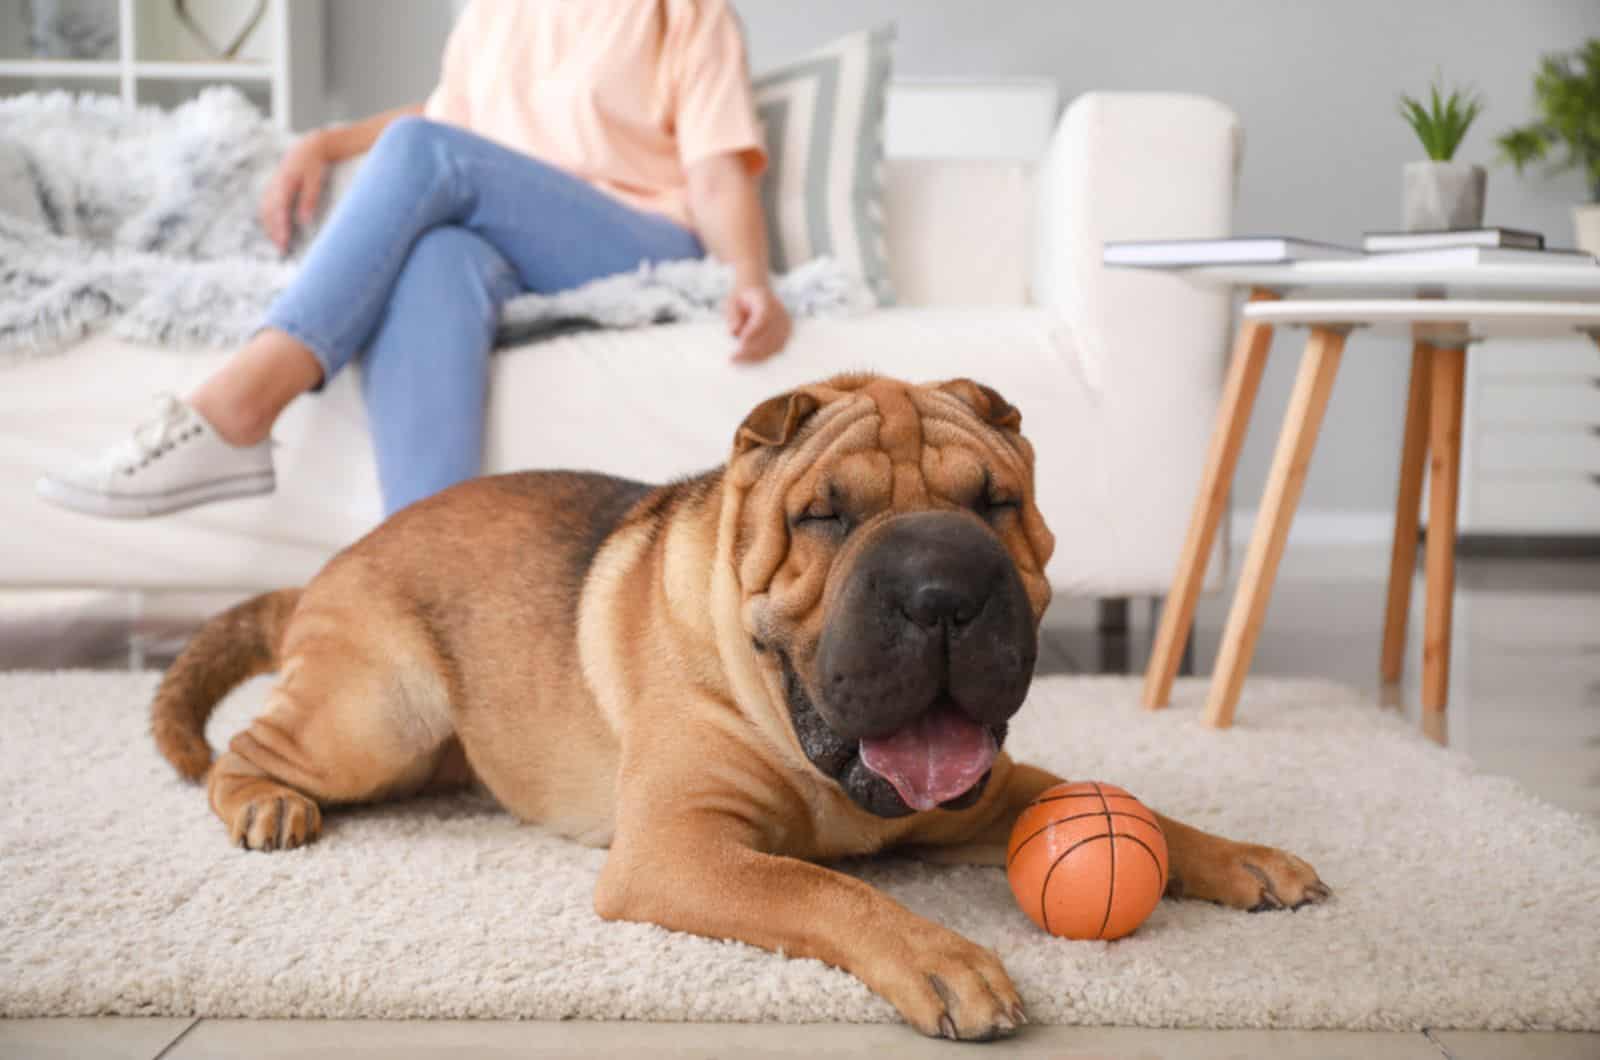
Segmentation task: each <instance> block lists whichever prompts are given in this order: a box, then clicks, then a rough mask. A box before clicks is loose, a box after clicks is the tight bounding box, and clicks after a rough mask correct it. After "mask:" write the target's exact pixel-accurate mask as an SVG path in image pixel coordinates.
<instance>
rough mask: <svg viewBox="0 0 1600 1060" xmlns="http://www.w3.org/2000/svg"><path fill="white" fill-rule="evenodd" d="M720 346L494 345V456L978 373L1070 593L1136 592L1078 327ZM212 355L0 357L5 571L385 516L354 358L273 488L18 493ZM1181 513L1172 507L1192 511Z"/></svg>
mask: <svg viewBox="0 0 1600 1060" xmlns="http://www.w3.org/2000/svg"><path fill="white" fill-rule="evenodd" d="M731 353H732V342H731V340H730V339H729V338H728V336H727V333H726V329H725V328H724V326H723V325H722V324H721V323H720V322H706V323H691V324H673V325H663V326H660V327H653V328H642V329H639V330H636V331H588V332H581V333H577V334H573V335H567V336H563V337H560V338H555V339H549V340H546V341H543V342H539V343H535V344H533V345H530V346H525V347H519V348H514V349H509V350H506V351H503V352H502V353H500V354H499V355H498V356H496V357H495V358H494V360H493V362H492V366H491V370H492V373H493V375H492V383H491V386H490V391H489V428H488V438H487V452H486V454H485V465H486V470H487V471H489V472H499V471H511V470H518V469H523V468H534V467H538V468H573V469H587V470H595V471H603V472H609V473H612V474H620V475H625V476H628V477H631V478H638V479H644V480H646V481H658V482H659V481H663V480H665V479H668V478H670V477H672V476H675V475H682V474H685V473H689V472H694V471H698V470H702V469H705V468H708V467H711V466H714V465H716V464H718V463H720V462H722V461H723V460H724V459H726V457H727V455H728V452H729V450H730V449H731V447H732V443H733V436H734V433H735V430H736V429H737V427H738V424H739V422H740V421H741V420H742V419H743V417H744V416H745V415H746V414H747V413H748V412H749V410H750V409H751V408H753V407H754V406H755V405H756V404H758V403H759V402H760V401H762V400H764V399H766V398H769V397H771V396H772V395H774V394H776V393H780V392H782V391H784V390H786V389H788V388H791V387H794V386H798V385H801V384H804V383H808V382H812V381H815V380H817V379H821V378H825V377H827V376H830V375H834V374H836V373H839V372H845V371H857V370H877V371H882V372H884V373H886V374H891V375H897V376H900V377H903V378H907V379H911V380H916V381H926V380H936V379H948V378H951V377H953V376H961V375H969V376H974V377H976V378H978V379H980V380H982V381H983V382H985V383H988V384H990V385H992V386H994V387H995V388H996V389H998V390H999V391H1000V393H1002V394H1003V395H1005V396H1006V398H1007V399H1008V400H1010V401H1011V402H1012V403H1013V404H1015V405H1016V406H1017V407H1018V408H1020V409H1021V410H1022V413H1023V417H1024V428H1025V429H1026V431H1027V433H1028V436H1029V437H1030V438H1031V439H1032V440H1033V442H1034V445H1035V446H1036V447H1037V449H1038V453H1039V469H1040V479H1039V496H1040V503H1041V506H1042V507H1043V509H1044V512H1045V517H1046V519H1047V520H1048V521H1049V522H1050V525H1051V527H1052V529H1054V531H1055V533H1056V537H1057V540H1058V549H1057V552H1056V558H1055V560H1054V561H1053V562H1052V563H1051V565H1050V569H1049V574H1050V576H1051V578H1052V580H1053V581H1055V582H1056V584H1057V585H1058V586H1061V587H1063V588H1073V589H1079V588H1083V587H1095V588H1100V587H1104V588H1105V589H1107V590H1110V589H1117V588H1124V589H1126V588H1130V587H1131V586H1129V585H1128V584H1127V577H1128V575H1129V573H1130V572H1129V570H1128V569H1127V566H1128V564H1127V562H1126V561H1125V560H1122V559H1121V557H1128V558H1135V557H1139V556H1140V553H1139V551H1138V549H1137V547H1136V546H1134V545H1133V543H1132V542H1131V540H1130V538H1133V537H1137V536H1138V535H1137V534H1132V535H1130V534H1129V533H1127V528H1126V527H1121V526H1119V525H1118V523H1117V521H1116V520H1115V519H1114V518H1113V514H1114V512H1115V509H1114V508H1113V507H1112V506H1111V504H1110V501H1111V497H1112V494H1113V492H1114V486H1115V484H1116V483H1117V472H1118V464H1117V451H1116V449H1115V447H1114V446H1113V445H1111V444H1110V442H1109V432H1107V430H1106V424H1105V422H1104V412H1103V409H1102V408H1101V395H1097V394H1093V393H1091V392H1090V391H1089V390H1088V389H1086V387H1085V386H1084V383H1083V377H1082V372H1081V370H1080V369H1079V366H1078V365H1077V363H1076V356H1075V353H1074V351H1073V343H1072V339H1071V337H1070V334H1069V333H1068V332H1067V330H1066V329H1065V328H1063V327H1062V326H1061V325H1060V323H1059V322H1058V321H1057V320H1056V319H1055V318H1054V317H1052V316H1051V315H1050V314H1049V313H1046V312H1044V311H1041V310H1036V309H998V308H963V309H958V308H895V309H888V310H879V311H877V312H873V313H869V314H866V315H865V316H862V317H858V318H850V319H835V318H818V319H810V320H803V321H800V322H799V324H798V326H797V328H796V331H795V336H794V340H793V342H792V343H791V345H790V347H789V349H788V350H786V351H785V352H784V353H783V354H782V355H781V356H778V357H774V358H772V359H771V360H769V361H765V362H763V363H761V364H756V365H734V364H731V363H730V362H729V359H728V358H729V355H730V354H731ZM221 360H222V357H221V356H220V355H217V356H213V355H198V354H194V353H175V352H172V351H165V350H155V349H150V348H147V347H136V346H129V345H127V344H124V343H119V342H117V341H116V340H114V339H110V338H106V337H100V338H97V339H94V340H91V341H90V342H88V343H85V344H84V346H83V347H81V348H80V349H79V350H76V351H73V352H70V353H67V354H65V355H63V356H61V357H51V358H41V359H38V360H34V361H30V362H24V363H22V364H20V365H17V366H15V367H12V368H9V369H7V382H8V383H9V384H11V385H9V386H7V387H0V493H3V494H4V495H5V496H7V497H11V498H13V499H14V500H15V501H16V503H15V504H14V505H13V506H12V508H11V509H8V515H7V520H8V521H7V534H8V544H9V545H10V546H11V547H9V548H7V549H5V550H0V586H12V587H16V586H25V585H33V586H56V587H61V586H71V585H117V586H124V587H130V588H132V587H150V588H155V587H167V588H208V587H231V588H241V589H245V588H275V587H278V586H282V585H294V584H300V583H302V582H304V581H306V580H307V579H308V578H309V577H311V575H312V574H314V573H315V572H316V570H317V568H318V567H319V566H320V565H321V564H322V563H323V562H324V561H325V560H326V559H327V558H328V557H330V556H331V555H333V553H334V552H336V551H337V550H338V549H340V548H342V547H344V546H345V545H347V544H349V543H350V542H351V541H353V540H354V539H355V538H357V537H359V536H360V535H361V534H362V533H364V532H365V531H366V530H368V529H370V528H371V527H372V526H373V525H375V524H376V523H377V521H378V519H379V512H380V505H379V499H378V488H377V474H376V469H375V467H374V465H373V459H372V451H371V441H370V439H369V438H368V435H367V430H366V415H365V412H364V410H363V408H362V403H361V392H360V381H359V378H358V373H357V372H344V373H341V374H340V375H339V376H338V377H337V378H335V379H334V380H333V381H332V382H331V383H330V384H329V386H328V387H327V389H326V390H325V391H324V392H322V393H321V394H318V395H316V396H314V397H308V398H304V399H301V400H299V401H296V402H294V404H292V405H291V406H290V408H289V410H288V412H287V414H286V415H285V416H284V417H283V418H282V419H281V420H280V421H279V422H278V425H277V427H276V428H275V429H274V431H273V435H274V438H275V439H276V440H277V441H278V442H279V443H280V446H279V448H278V449H277V452H276V458H277V470H278V492H277V493H276V494H274V495H273V496H271V497H264V498H250V499H246V500H238V501H230V502H228V503H226V504H214V505H208V506H206V507H203V508H197V509H195V510H193V511H191V512H184V513H181V514H179V515H175V516H171V517H169V518H165V519H152V520H143V521H135V522H119V521H114V520H105V519H90V518H85V517H84V516H81V515H78V514H76V513H73V512H68V511H63V510H61V509H59V508H55V507H53V506H51V505H48V504H45V503H43V502H41V501H38V500H35V499H34V498H33V497H32V496H31V495H30V492H31V484H32V481H33V479H34V478H35V477H36V476H37V475H39V474H40V473H42V472H43V471H45V470H47V469H49V468H52V467H55V466H58V465H59V464H60V463H61V462H62V461H65V460H67V459H69V458H70V457H72V456H73V455H75V454H81V453H84V452H90V451H93V449H94V447H95V446H97V445H103V444H104V443H105V440H106V439H107V438H110V437H116V436H117V435H118V433H119V432H123V431H126V430H127V427H128V424H129V423H131V422H134V420H135V417H137V415H138V414H139V411H140V409H141V408H142V402H143V401H145V400H146V398H145V395H147V394H148V393H150V391H152V390H172V391H176V392H179V393H182V392H186V391H188V390H189V389H191V388H192V387H193V386H194V385H195V383H196V382H198V381H199V380H200V379H201V378H202V377H204V376H205V375H206V374H207V373H208V372H210V371H212V370H214V369H215V368H216V366H217V364H218V363H220V361H221ZM1173 508H1174V511H1175V512H1177V513H1178V514H1177V518H1179V519H1180V520H1181V517H1182V515H1183V514H1184V513H1185V512H1186V505H1185V504H1181V503H1180V504H1176V505H1173ZM1141 529H1143V528H1141ZM1180 529H1181V528H1180ZM1145 565H1146V566H1148V567H1149V568H1151V570H1152V573H1151V574H1150V576H1149V580H1151V581H1153V582H1158V583H1159V581H1161V580H1164V579H1165V578H1166V577H1167V576H1168V574H1169V573H1170V570H1169V568H1170V565H1171V559H1170V556H1169V555H1167V554H1161V555H1158V556H1156V557H1154V558H1153V559H1148V560H1147V562H1146V564H1145ZM1154 572H1159V573H1154ZM1133 585H1138V586H1139V587H1140V588H1143V589H1145V590H1146V591H1149V590H1150V589H1151V588H1153V586H1151V585H1140V583H1137V582H1135V583H1133Z"/></svg>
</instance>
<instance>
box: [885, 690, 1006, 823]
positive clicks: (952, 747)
mask: <svg viewBox="0 0 1600 1060" xmlns="http://www.w3.org/2000/svg"><path fill="white" fill-rule="evenodd" d="M996 751H997V748H996V747H995V744H994V737H993V736H991V735H990V734H989V730H988V729H986V728H984V727H983V726H982V725H979V724H978V723H977V722H974V721H969V720H968V719H967V718H964V717H962V716H961V714H960V713H959V712H957V711H956V710H953V709H949V708H941V709H937V710H930V711H928V712H927V713H926V714H924V715H922V716H921V717H920V718H918V719H916V720H915V721H913V722H911V723H910V724H909V725H906V726H905V727H903V728H901V729H900V730H898V731H897V732H895V733H893V734H892V735H889V736H884V737H882V738H880V739H877V740H862V741H861V761H862V762H863V763H864V764H865V765H866V767H867V768H868V769H870V770H872V771H873V772H874V773H876V774H878V775H879V776H880V777H882V778H883V779H885V780H887V781H888V782H889V783H891V784H893V785H894V790H895V791H898V792H899V793H900V797H901V798H902V799H904V800H905V803H906V805H907V806H909V807H911V808H912V809H913V810H931V809H933V808H934V807H935V806H937V805H939V804H940V803H941V802H948V801H949V800H950V799H953V798H955V797H956V796H957V795H960V794H962V793H963V792H965V791H966V790H967V789H968V788H970V787H972V785H974V784H976V783H977V782H978V780H979V778H981V777H982V776H983V774H984V773H986V772H988V769H989V766H990V765H991V764H992V763H993V762H994V756H995V754H996Z"/></svg>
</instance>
